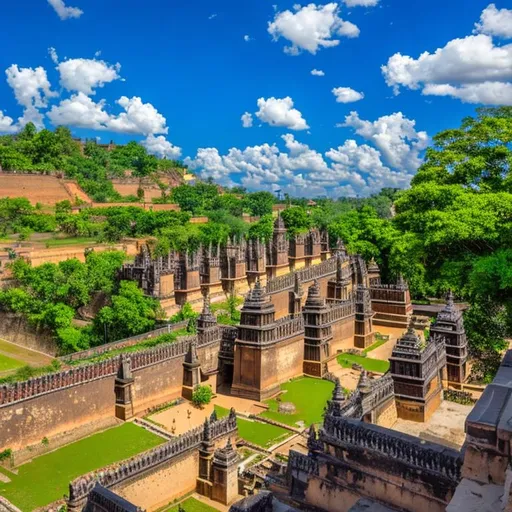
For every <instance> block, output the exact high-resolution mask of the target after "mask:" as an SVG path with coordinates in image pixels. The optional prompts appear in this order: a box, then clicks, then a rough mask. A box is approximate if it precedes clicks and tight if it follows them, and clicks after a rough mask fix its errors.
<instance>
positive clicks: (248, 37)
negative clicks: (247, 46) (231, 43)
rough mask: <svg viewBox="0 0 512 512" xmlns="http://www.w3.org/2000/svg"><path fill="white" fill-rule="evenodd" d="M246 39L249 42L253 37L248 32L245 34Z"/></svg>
mask: <svg viewBox="0 0 512 512" xmlns="http://www.w3.org/2000/svg"><path fill="white" fill-rule="evenodd" d="M244 41H245V42H246V43H249V42H250V41H252V37H251V36H249V35H247V34H246V35H245V36H244Z"/></svg>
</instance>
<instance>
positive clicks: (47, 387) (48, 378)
mask: <svg viewBox="0 0 512 512" xmlns="http://www.w3.org/2000/svg"><path fill="white" fill-rule="evenodd" d="M118 368H119V357H115V358H112V359H106V360H105V361H99V362H97V363H93V364H88V365H84V366H78V367H76V368H71V369H70V370H66V371H63V372H57V373H50V374H48V375H42V376H41V377H35V378H33V379H29V380H26V381H23V382H15V383H14V384H8V385H4V386H0V407H1V406H4V405H9V404H12V403H15V402H19V401H21V400H27V399H28V398H33V397H35V396H39V395H43V394H45V393H50V392H53V391H58V390H61V389H64V388H68V387H71V386H77V385H79V384H83V383H85V382H90V381H93V380H97V379H103V378H105V377H109V376H112V375H115V374H116V373H117V370H118Z"/></svg>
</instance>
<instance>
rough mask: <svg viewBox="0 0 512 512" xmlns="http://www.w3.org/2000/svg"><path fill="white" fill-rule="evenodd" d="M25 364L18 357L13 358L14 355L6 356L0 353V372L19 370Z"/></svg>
mask: <svg viewBox="0 0 512 512" xmlns="http://www.w3.org/2000/svg"><path fill="white" fill-rule="evenodd" d="M22 366H25V363H23V362H22V361H19V360H18V359H13V358H12V357H9V356H5V355H4V354H1V353H0V374H2V373H3V372H8V371H10V370H17V369H18V368H21V367H22Z"/></svg>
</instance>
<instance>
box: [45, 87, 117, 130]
mask: <svg viewBox="0 0 512 512" xmlns="http://www.w3.org/2000/svg"><path fill="white" fill-rule="evenodd" d="M104 107H105V101H104V100H102V101H100V102H99V103H95V102H94V101H93V100H92V99H91V98H90V97H89V96H87V95H85V94H84V93H83V92H79V93H78V94H75V95H73V96H71V98H68V99H65V100H63V101H61V102H60V104H59V105H54V106H53V107H52V108H51V110H50V111H49V112H48V114H47V115H48V118H49V119H50V121H51V122H52V124H53V125H54V126H75V127H77V128H89V129H92V130H105V129H106V126H107V124H108V123H109V121H110V115H109V114H108V113H107V112H106V111H105V110H104Z"/></svg>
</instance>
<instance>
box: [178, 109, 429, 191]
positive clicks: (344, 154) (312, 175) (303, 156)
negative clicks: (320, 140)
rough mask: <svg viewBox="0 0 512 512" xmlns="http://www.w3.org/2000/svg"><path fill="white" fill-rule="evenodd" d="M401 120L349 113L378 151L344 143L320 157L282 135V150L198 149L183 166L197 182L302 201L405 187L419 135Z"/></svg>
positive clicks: (270, 147) (415, 162)
mask: <svg viewBox="0 0 512 512" xmlns="http://www.w3.org/2000/svg"><path fill="white" fill-rule="evenodd" d="M401 116H402V115H401V114H393V115H391V116H384V117H382V118H380V119H378V120H377V121H375V122H373V123H372V122H369V121H361V120H360V119H359V118H358V117H357V114H355V113H353V114H352V120H351V121H350V124H354V128H356V132H357V133H359V132H361V133H362V134H363V136H366V137H367V138H368V139H369V140H371V141H372V143H373V144H374V145H376V146H377V144H378V145H380V147H381V148H382V150H379V149H376V148H374V147H371V146H369V145H368V144H362V145H358V144H357V142H356V141H354V140H346V141H345V143H344V144H343V145H342V146H339V147H338V148H331V149H330V150H329V151H327V152H326V153H325V155H322V154H321V153H319V152H318V151H316V150H314V149H312V148H310V147H309V146H308V145H307V144H304V143H301V142H299V141H297V140H296V139H295V136H294V135H292V134H286V135H283V136H282V137H281V138H282V140H283V141H284V151H282V150H281V149H280V148H279V147H278V146H277V145H276V144H272V145H270V144H261V145H259V146H249V147H246V148H245V149H238V148H231V149H230V150H229V151H228V152H227V154H225V155H222V154H220V153H219V151H218V150H217V149H216V148H202V149H199V150H198V152H197V155H196V157H195V158H193V159H191V158H187V159H185V163H186V164H187V165H188V166H189V167H190V168H191V169H193V170H197V171H198V172H199V174H200V175H201V176H202V177H203V178H208V177H210V176H211V177H213V178H214V180H215V181H217V182H219V183H221V184H223V185H226V186H233V185H234V184H242V185H243V186H245V187H247V188H248V189H250V190H270V191H275V190H277V189H281V190H282V191H283V192H284V193H289V194H291V195H295V196H303V197H316V196H321V195H327V196H330V197H339V196H356V195H361V196H367V195H370V194H373V193H375V192H378V191H379V190H380V189H381V188H383V187H402V188H403V187H406V186H408V185H409V183H410V180H411V178H412V176H413V175H414V172H415V171H416V169H417V167H418V166H419V164H420V160H419V158H418V159H416V158H415V157H417V156H418V153H419V151H420V147H424V145H423V143H422V141H423V135H418V133H420V134H424V133H425V132H416V131H415V130H414V121H411V120H408V119H405V118H403V117H401ZM357 120H359V121H357ZM361 123H362V124H361ZM366 123H368V124H366ZM386 123H387V124H388V125H390V132H391V133H390V134H388V140H386V139H385V138H384V137H382V134H383V133H386V129H385V127H384V125H385V124H386ZM347 126H349V124H347ZM400 130H402V131H400ZM402 132H403V133H402ZM414 133H415V134H416V136H414ZM379 135H381V137H379ZM425 137H426V134H425ZM427 139H428V137H427ZM420 141H421V142H420ZM402 145H403V146H404V147H402ZM407 148H408V149H407ZM384 151H386V152H387V153H388V155H387V156H388V157H389V156H390V155H389V154H390V153H391V156H393V158H390V160H391V162H392V163H389V164H388V165H386V164H385V163H384V161H383V154H384ZM393 152H394V153H393Z"/></svg>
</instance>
